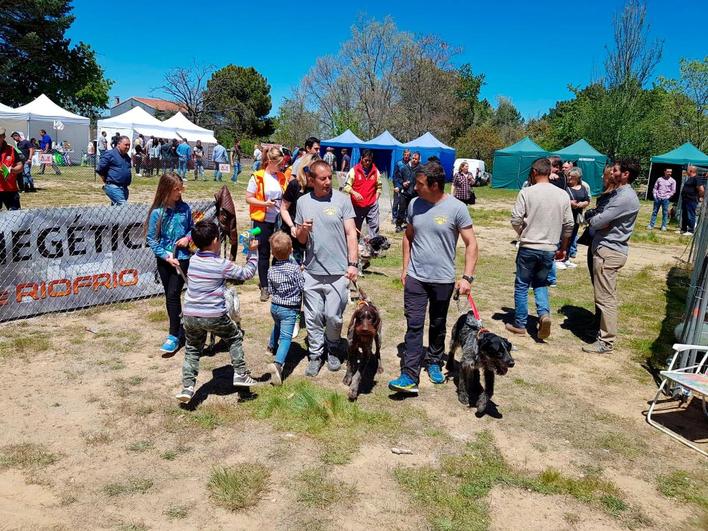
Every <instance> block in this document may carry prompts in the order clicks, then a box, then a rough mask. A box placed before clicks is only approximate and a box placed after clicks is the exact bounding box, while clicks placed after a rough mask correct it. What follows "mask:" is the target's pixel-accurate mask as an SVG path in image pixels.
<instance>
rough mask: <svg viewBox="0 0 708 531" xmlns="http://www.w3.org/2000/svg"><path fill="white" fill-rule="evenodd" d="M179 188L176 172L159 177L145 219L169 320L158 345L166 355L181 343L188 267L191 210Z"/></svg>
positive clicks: (180, 183)
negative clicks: (184, 290)
mask: <svg viewBox="0 0 708 531" xmlns="http://www.w3.org/2000/svg"><path fill="white" fill-rule="evenodd" d="M183 190H184V185H183V184H182V179H181V178H180V177H179V175H177V174H175V173H171V172H170V173H166V174H164V175H163V176H162V177H160V182H159V183H158V185H157V191H156V192H155V199H153V201H152V206H150V210H148V216H147V220H146V225H147V230H146V236H147V243H148V245H149V246H150V249H152V252H153V253H155V256H156V257H157V272H158V273H159V275H160V280H162V285H163V286H164V287H165V305H166V307H167V315H168V316H169V320H170V331H169V334H168V336H167V339H166V340H165V343H164V344H163V345H162V347H160V350H161V351H162V352H164V353H166V354H174V353H175V352H177V351H178V350H179V348H180V347H181V346H182V345H183V344H184V329H183V328H182V320H181V315H182V300H181V295H182V288H183V287H184V282H185V279H186V277H187V268H188V266H189V256H190V252H189V244H190V242H191V238H190V232H191V230H192V210H191V208H189V205H188V204H187V203H185V202H184V201H182V191H183Z"/></svg>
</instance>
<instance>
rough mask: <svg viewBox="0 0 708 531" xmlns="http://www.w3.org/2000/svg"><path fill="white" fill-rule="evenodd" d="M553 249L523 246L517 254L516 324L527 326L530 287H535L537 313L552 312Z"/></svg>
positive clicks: (515, 287) (540, 314)
mask: <svg viewBox="0 0 708 531" xmlns="http://www.w3.org/2000/svg"><path fill="white" fill-rule="evenodd" d="M554 256H555V253H554V252H553V251H539V250H538V249H528V248H526V247H522V248H521V249H519V252H518V253H517V255H516V280H515V282H514V305H515V306H516V310H515V312H514V326H516V327H518V328H526V320H527V318H528V313H529V308H528V301H529V288H533V295H534V299H535V300H536V313H537V314H538V316H539V317H541V316H542V315H544V314H545V315H548V314H550V313H551V310H550V305H549V302H548V277H549V275H548V273H549V271H550V270H551V268H552V267H553V257H554Z"/></svg>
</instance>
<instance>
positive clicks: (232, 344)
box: [0, 130, 704, 402]
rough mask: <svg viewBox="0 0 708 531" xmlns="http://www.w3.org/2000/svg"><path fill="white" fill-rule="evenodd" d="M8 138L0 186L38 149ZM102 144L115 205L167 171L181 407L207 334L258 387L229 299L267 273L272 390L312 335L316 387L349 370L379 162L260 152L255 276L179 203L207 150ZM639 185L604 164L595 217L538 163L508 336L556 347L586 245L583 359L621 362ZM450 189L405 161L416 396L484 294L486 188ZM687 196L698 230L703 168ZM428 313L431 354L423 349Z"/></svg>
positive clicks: (254, 200) (169, 268) (157, 247)
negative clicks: (588, 314)
mask: <svg viewBox="0 0 708 531" xmlns="http://www.w3.org/2000/svg"><path fill="white" fill-rule="evenodd" d="M11 136H12V137H13V138H14V139H15V141H16V142H17V144H18V147H17V149H15V148H12V147H11V146H9V145H8V144H7V143H6V142H5V131H3V130H0V156H2V163H3V167H4V168H7V171H4V172H3V176H2V178H0V182H2V183H3V186H5V185H6V183H7V182H8V175H9V176H17V175H23V176H24V174H25V173H26V170H25V166H26V163H27V161H28V160H31V156H32V153H31V152H30V153H27V154H25V149H29V150H31V149H32V146H31V143H29V146H28V145H27V144H24V143H23V140H24V139H23V138H22V137H21V135H19V134H18V133H17V132H15V133H13V134H12V135H11ZM102 137H103V138H104V142H101V141H100V140H99V142H98V143H97V146H96V147H97V154H98V158H97V170H96V171H97V173H98V174H99V175H100V176H101V177H102V179H103V180H104V183H105V186H104V189H105V193H106V195H107V196H108V197H109V199H110V201H111V204H114V205H120V204H123V203H125V202H126V201H127V200H128V196H129V186H130V183H131V178H132V168H133V167H135V168H136V171H137V172H138V174H140V170H141V168H143V169H145V168H148V169H147V170H146V171H151V170H150V169H149V168H152V169H153V170H154V169H156V167H155V166H154V164H153V163H152V162H151V161H152V160H153V159H154V158H156V157H151V155H150V154H151V153H152V154H156V156H157V157H159V158H158V159H157V160H159V161H160V164H159V166H158V167H159V168H160V169H161V170H162V174H161V177H160V180H159V183H158V186H157V191H156V193H155V198H154V200H153V203H152V205H151V206H150V208H149V211H148V216H147V219H146V222H145V237H146V240H147V243H148V245H149V247H150V249H151V250H152V251H153V252H154V254H155V257H156V260H157V272H158V274H159V277H160V280H161V282H162V284H163V286H164V291H165V304H166V309H167V313H168V317H169V330H168V334H167V337H166V339H165V341H164V343H163V345H162V347H161V350H162V351H163V352H164V353H165V354H167V355H171V354H174V353H175V352H176V351H177V350H179V349H180V348H181V347H182V346H183V345H186V351H185V361H184V366H183V380H182V385H183V389H182V391H181V392H180V394H179V395H178V397H177V398H178V399H179V400H180V401H183V402H185V401H189V400H190V399H191V398H192V397H193V395H194V386H195V382H196V378H197V374H198V367H199V358H200V356H201V355H202V354H203V349H204V343H205V340H206V336H207V333H212V334H214V335H218V336H219V337H221V338H222V339H223V340H224V342H225V343H226V344H227V346H228V347H229V349H230V353H231V358H232V363H233V365H234V385H236V386H251V385H256V384H257V383H259V382H257V381H256V380H254V379H253V378H252V377H251V375H250V372H249V370H248V367H247V364H246V361H245V357H244V353H243V347H242V338H243V332H242V330H241V329H240V327H239V326H237V324H236V323H234V322H233V320H232V319H231V317H230V316H229V315H228V311H227V306H226V303H225V297H226V294H227V287H226V281H227V280H229V279H231V280H241V281H243V280H247V279H249V278H252V277H254V276H255V275H256V274H257V275H258V282H259V288H260V300H261V301H262V302H266V301H268V300H270V302H271V308H270V313H271V317H272V319H273V323H274V325H273V329H272V332H271V335H270V338H269V342H268V345H267V349H268V350H269V351H271V352H272V353H273V355H274V356H275V359H274V361H273V364H272V365H271V366H270V371H271V375H272V379H271V382H272V383H274V384H276V385H277V384H279V383H280V382H282V377H283V372H282V371H283V367H284V364H285V363H286V359H287V355H288V350H289V348H290V344H291V341H292V339H293V338H294V337H296V336H297V334H298V331H299V328H300V326H301V325H304V326H305V328H306V330H307V349H308V358H309V359H308V365H307V367H306V369H305V374H306V375H307V376H310V377H314V376H316V375H317V374H318V373H319V372H320V370H321V368H322V367H323V366H325V365H326V366H327V368H328V369H329V370H330V371H336V370H339V368H340V366H341V361H342V359H343V358H344V352H343V351H342V348H341V331H342V319H343V314H344V310H345V307H346V305H347V303H348V302H349V300H350V289H351V288H352V286H354V289H356V282H357V279H358V276H359V274H360V262H359V242H360V239H361V238H362V232H364V231H366V232H367V233H368V236H370V237H373V236H376V235H377V234H379V232H380V223H381V219H380V211H379V202H380V197H381V191H382V176H381V173H380V172H379V170H378V168H377V167H376V165H375V163H374V154H373V153H372V152H371V151H368V150H364V151H363V152H362V153H361V157H360V160H359V161H357V162H356V163H355V164H353V165H352V161H351V158H350V156H349V154H348V153H347V152H346V151H345V150H342V151H341V155H340V159H339V161H338V160H337V157H335V156H334V153H333V151H332V150H325V152H324V155H323V156H322V157H320V153H321V150H320V142H319V139H317V138H315V137H310V138H308V139H307V140H306V141H305V143H304V147H303V148H302V149H296V150H295V151H294V152H293V154H292V156H291V155H290V153H289V152H288V153H286V152H285V151H284V150H283V149H281V148H280V147H279V146H276V145H262V146H256V153H254V164H253V168H254V171H253V173H252V175H251V176H250V178H249V181H248V183H247V187H246V198H245V200H246V203H247V204H248V208H249V215H250V219H251V223H252V227H253V228H254V229H256V230H254V233H255V236H254V238H253V241H251V242H250V243H249V245H248V252H247V259H246V262H247V263H246V265H244V266H238V265H236V264H234V263H233V262H231V261H229V260H227V259H225V258H222V257H221V256H220V255H219V239H218V236H219V233H218V228H217V226H216V225H215V224H213V223H212V222H209V221H200V222H199V223H196V224H193V220H192V214H191V210H190V208H189V205H188V204H187V203H186V202H185V201H184V200H183V198H182V194H183V192H184V181H185V180H186V178H187V171H188V162H189V161H190V160H191V161H193V162H194V163H195V164H194V171H195V178H199V177H200V175H203V168H204V163H203V158H204V157H205V151H204V149H203V147H202V146H201V143H199V142H197V143H196V145H195V146H191V145H190V144H189V143H188V142H187V141H186V140H183V141H182V142H176V141H171V142H167V141H163V139H155V138H150V139H149V140H148V141H147V142H145V141H144V139H142V138H138V139H135V140H134V141H133V142H132V143H131V139H130V138H128V137H126V136H121V135H115V136H114V137H113V138H112V139H111V140H110V143H109V141H108V139H107V138H106V135H105V133H104V134H102ZM49 142H51V139H50V140H49ZM109 146H110V148H109ZM235 147H238V143H236V144H235ZM131 153H132V156H131ZM163 153H164V154H165V156H164V157H163ZM136 157H137V160H136ZM240 157H241V153H240V149H239V150H236V149H234V150H232V151H231V155H230V156H229V153H228V151H227V150H226V148H224V147H223V146H221V145H220V144H217V145H216V146H215V148H214V150H213V160H214V162H215V170H214V179H215V180H217V181H220V180H221V178H222V176H221V169H222V168H221V166H220V164H229V163H234V162H235V161H236V162H238V163H239V164H240ZM165 161H168V162H165ZM198 161H200V162H198ZM143 164H146V165H143ZM234 171H236V168H234ZM638 174H639V166H638V165H637V164H635V163H633V162H629V161H619V162H617V163H615V164H614V165H612V166H608V167H607V169H606V171H605V173H604V177H603V179H604V181H603V185H604V190H603V192H602V194H601V195H600V196H599V197H598V198H597V201H596V205H595V207H594V208H588V207H589V206H590V204H591V197H590V190H589V188H588V186H587V184H586V183H585V182H584V181H583V178H582V177H583V175H582V171H581V169H580V168H579V167H576V166H574V164H573V163H572V162H569V161H566V162H562V161H561V160H560V159H558V158H553V157H552V158H540V159H538V160H536V161H535V162H534V163H533V165H532V167H531V171H530V174H529V178H528V181H527V182H526V183H525V184H524V186H523V188H522V189H521V191H520V192H519V194H518V196H517V199H516V202H515V204H514V207H513V209H512V213H511V225H512V227H513V229H514V230H515V231H516V234H517V241H518V243H517V246H518V251H517V256H516V277H515V284H514V303H515V309H514V315H513V319H511V321H510V322H508V323H506V328H507V330H508V331H509V332H511V333H512V334H515V335H524V334H527V333H529V332H530V333H532V334H535V335H536V336H537V337H538V338H539V339H541V340H543V339H546V338H547V337H548V336H549V335H550V333H551V310H550V307H551V305H550V297H549V287H553V286H554V285H555V284H556V282H557V281H558V278H557V274H556V271H558V270H562V269H567V268H571V267H575V266H576V264H575V263H574V262H573V259H574V258H575V257H576V255H577V253H578V249H579V245H587V246H588V252H587V263H588V269H589V271H590V277H591V283H592V286H593V292H594V298H595V306H596V314H595V317H596V319H595V322H594V324H593V325H592V326H590V327H589V330H590V331H591V333H592V335H593V339H594V342H593V343H592V344H590V345H586V346H584V347H583V350H584V351H586V352H593V353H608V352H611V351H612V350H613V348H614V344H615V341H616V336H617V319H618V315H617V314H618V303H617V278H618V272H619V271H620V269H621V268H622V267H623V266H624V265H625V263H626V260H627V255H628V252H629V246H628V242H629V239H630V237H631V234H632V231H633V229H634V225H635V222H636V218H637V214H638V212H639V200H638V198H637V194H636V192H635V191H634V190H633V188H632V186H631V184H632V182H634V180H635V179H636V178H637V176H638ZM452 177H453V178H452V190H451V193H447V192H446V190H445V183H446V181H447V180H448V179H447V175H446V173H445V170H444V169H443V167H442V166H441V164H440V162H439V160H437V159H436V158H435V157H429V158H428V160H427V161H426V162H425V163H422V162H421V156H420V153H417V152H410V151H405V152H404V153H403V158H402V159H401V160H400V161H398V162H397V163H396V165H395V168H394V171H393V176H392V180H393V188H394V201H393V205H392V206H393V211H392V217H391V222H392V223H393V224H394V226H395V230H396V232H403V235H402V254H403V260H402V263H403V266H402V272H401V282H402V285H403V308H404V315H405V319H406V332H405V337H404V344H405V348H404V350H403V352H402V355H401V373H400V376H398V377H397V378H395V379H393V380H391V381H390V382H389V387H390V388H391V389H392V390H394V391H396V392H401V393H417V392H418V384H419V380H420V374H421V371H423V370H424V371H425V372H426V373H427V374H428V377H429V378H430V380H431V381H432V382H433V383H435V384H442V383H444V382H445V377H444V375H443V372H442V368H443V359H444V352H445V350H444V347H445V336H446V323H447V314H448V309H449V305H450V301H451V298H452V295H453V292H454V291H455V289H457V290H459V293H460V294H462V295H465V294H468V293H469V292H470V290H471V285H472V283H473V282H474V273H475V267H476V264H477V260H478V257H479V249H478V245H477V241H476V238H475V233H474V230H473V223H472V217H471V216H470V210H469V208H468V206H469V205H471V204H474V187H475V185H476V184H477V182H476V181H477V178H478V176H476V175H472V174H471V173H470V172H469V168H468V166H467V165H466V164H465V163H463V164H461V165H460V167H459V169H458V171H457V172H455V174H454V175H453V176H452ZM234 179H235V176H234ZM334 179H337V180H338V182H339V186H336V185H335V184H334ZM25 182H26V183H31V180H25ZM683 189H684V193H683V195H682V198H683V201H682V208H683V209H684V212H685V215H684V216H683V218H684V219H685V221H684V226H683V227H682V230H684V229H685V231H684V232H692V231H693V228H694V225H695V210H696V204H697V203H698V201H700V200H701V199H702V197H703V191H704V189H703V184H702V181H701V180H699V179H698V178H697V177H696V168H695V167H693V166H689V168H688V170H687V177H686V179H685V181H684V185H683ZM675 190H676V183H675V181H674V180H673V179H672V177H671V171H670V170H667V171H666V172H665V173H664V176H662V177H661V178H660V179H659V180H658V181H657V182H656V184H655V185H654V188H653V193H654V200H655V208H654V212H653V215H652V218H651V221H650V224H649V228H653V227H654V224H655V222H656V218H657V214H658V210H659V208H663V209H664V211H663V220H662V229H665V228H666V226H667V210H666V202H667V201H668V199H669V198H670V197H671V196H672V195H673V194H674V193H675ZM0 194H2V195H0V199H1V200H2V203H3V204H4V205H5V207H6V208H8V209H10V208H12V207H13V206H14V203H13V200H12V197H11V196H10V195H8V194H7V191H6V190H4V189H3V190H2V191H0ZM691 215H693V216H694V217H693V218H691ZM364 225H366V228H364ZM583 226H585V229H584V232H583V233H582V235H580V236H579V233H580V228H581V227H583ZM460 238H461V239H462V241H463V244H464V267H463V270H462V273H461V275H459V276H458V274H457V273H456V267H455V263H456V261H455V259H456V252H457V242H458V239H460ZM185 284H186V286H187V292H186V296H185V297H184V304H182V300H181V299H182V291H183V288H184V287H185ZM529 289H533V293H534V298H535V302H536V312H537V316H538V318H537V320H535V321H534V322H533V325H532V326H529V316H528V291H529ZM426 314H427V318H428V337H429V341H428V346H427V347H424V346H423V337H424V326H425V321H426Z"/></svg>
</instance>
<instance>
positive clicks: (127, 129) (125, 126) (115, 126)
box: [96, 107, 177, 141]
mask: <svg viewBox="0 0 708 531" xmlns="http://www.w3.org/2000/svg"><path fill="white" fill-rule="evenodd" d="M102 131H105V132H106V135H107V136H108V138H111V137H112V136H113V135H114V134H115V133H118V134H120V135H125V136H127V137H128V138H130V140H131V141H132V140H133V139H135V137H137V136H138V135H143V136H155V137H158V138H168V139H172V138H175V137H176V136H177V130H176V129H175V128H174V127H170V126H166V125H165V123H164V122H161V121H160V120H158V119H157V118H155V117H154V116H152V115H151V114H149V113H148V112H147V111H145V109H143V108H142V107H133V108H132V109H130V110H129V111H126V112H124V113H123V114H119V115H118V116H111V117H110V118H106V119H104V120H98V122H97V127H96V137H97V138H98V137H99V136H100V135H101V132H102Z"/></svg>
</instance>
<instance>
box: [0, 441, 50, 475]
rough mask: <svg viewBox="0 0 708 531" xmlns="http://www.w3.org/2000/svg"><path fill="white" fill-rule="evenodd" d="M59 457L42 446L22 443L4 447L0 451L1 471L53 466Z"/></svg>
mask: <svg viewBox="0 0 708 531" xmlns="http://www.w3.org/2000/svg"><path fill="white" fill-rule="evenodd" d="M58 460H59V456H58V455H57V454H54V453H52V452H50V451H49V450H47V449H46V447H44V446H42V445H41V444H34V443H21V444H10V445H8V446H4V447H3V448H2V449H1V450H0V469H2V468H21V469H30V468H38V467H45V466H49V465H53V464H54V463H56V462H57V461H58Z"/></svg>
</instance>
